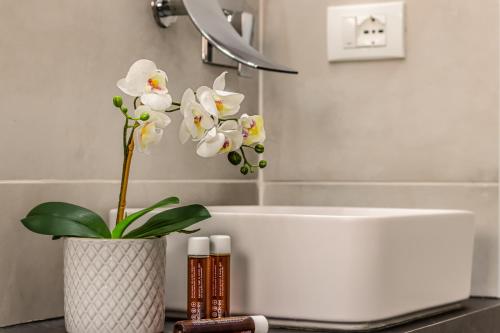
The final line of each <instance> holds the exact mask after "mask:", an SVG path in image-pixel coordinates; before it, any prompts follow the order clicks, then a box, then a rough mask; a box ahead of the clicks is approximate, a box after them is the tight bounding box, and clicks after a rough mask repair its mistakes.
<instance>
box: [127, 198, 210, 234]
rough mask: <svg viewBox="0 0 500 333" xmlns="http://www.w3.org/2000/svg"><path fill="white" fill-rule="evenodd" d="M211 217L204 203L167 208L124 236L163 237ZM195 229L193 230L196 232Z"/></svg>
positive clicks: (182, 230) (183, 230)
mask: <svg viewBox="0 0 500 333" xmlns="http://www.w3.org/2000/svg"><path fill="white" fill-rule="evenodd" d="M208 218H210V213H209V212H208V210H207V209H206V208H205V207H203V206H202V205H189V206H184V207H177V208H173V209H169V210H166V211H164V212H161V213H159V214H156V215H155V216H153V217H151V218H150V219H149V220H148V221H147V222H146V223H145V224H144V225H142V226H140V227H139V228H137V229H135V230H132V231H131V232H130V233H128V234H127V235H125V237H124V238H149V237H161V236H165V235H168V234H170V233H172V232H178V231H180V232H184V233H189V232H190V231H188V230H185V229H186V228H189V227H190V226H192V225H193V224H196V223H198V222H201V221H203V220H206V219H208ZM196 231H198V230H195V231H193V232H196Z"/></svg>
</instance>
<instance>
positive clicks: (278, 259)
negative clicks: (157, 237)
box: [111, 206, 474, 329]
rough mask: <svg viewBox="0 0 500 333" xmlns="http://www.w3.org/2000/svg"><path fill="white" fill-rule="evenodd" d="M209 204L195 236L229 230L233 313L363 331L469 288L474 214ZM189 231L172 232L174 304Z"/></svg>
mask: <svg viewBox="0 0 500 333" xmlns="http://www.w3.org/2000/svg"><path fill="white" fill-rule="evenodd" d="M209 210H210V212H211V214H212V216H213V218H212V219H210V220H207V221H204V222H202V223H200V224H199V225H198V226H199V227H200V228H202V230H201V231H200V232H199V233H197V236H202V235H211V234H229V235H231V236H232V240H233V254H232V258H231V283H232V284H231V312H232V313H235V314H263V315H266V316H268V317H270V318H272V319H274V320H273V323H275V324H279V325H283V326H292V327H293V326H297V327H316V328H318V327H320V328H321V327H322V328H340V329H364V328H375V327H381V326H384V325H387V324H390V323H391V322H392V320H393V319H394V318H402V319H404V318H406V319H407V318H409V317H405V315H407V314H412V313H418V312H420V311H423V310H427V309H436V308H439V307H440V306H444V305H450V304H455V303H456V302H459V301H461V300H464V299H467V298H468V297H469V295H470V285H471V267H472V251H473V234H474V223H473V214H472V213H470V212H466V211H450V210H419V209H376V208H337V207H270V206H226V207H209ZM111 218H112V217H111ZM111 220H113V219H111ZM187 238H188V236H186V235H179V234H177V235H172V236H169V238H168V246H167V248H168V250H167V252H168V255H167V288H168V289H167V309H168V310H170V311H178V312H183V311H185V308H186V246H187ZM431 312H432V311H431ZM410 317H411V316H410Z"/></svg>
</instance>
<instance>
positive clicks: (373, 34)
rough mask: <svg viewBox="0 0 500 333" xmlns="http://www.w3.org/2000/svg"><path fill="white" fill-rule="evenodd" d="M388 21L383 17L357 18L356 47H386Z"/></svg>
mask: <svg viewBox="0 0 500 333" xmlns="http://www.w3.org/2000/svg"><path fill="white" fill-rule="evenodd" d="M385 22H386V19H385V16H383V15H370V16H358V17H356V23H357V26H356V36H357V37H356V46H357V47H381V46H385V45H386V25H385Z"/></svg>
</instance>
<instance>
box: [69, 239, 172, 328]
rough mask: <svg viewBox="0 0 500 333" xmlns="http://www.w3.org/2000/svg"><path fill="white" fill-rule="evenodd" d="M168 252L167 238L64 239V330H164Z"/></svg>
mask: <svg viewBox="0 0 500 333" xmlns="http://www.w3.org/2000/svg"><path fill="white" fill-rule="evenodd" d="M165 254H166V241H165V238H158V239H130V240H110V239H88V238H66V239H65V240H64V313H65V320H66V330H67V331H68V332H70V333H118V332H119V333H158V332H163V329H164V323H165V301H164V296H165Z"/></svg>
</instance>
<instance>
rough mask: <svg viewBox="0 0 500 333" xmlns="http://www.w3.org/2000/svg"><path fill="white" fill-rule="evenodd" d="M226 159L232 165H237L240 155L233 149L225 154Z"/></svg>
mask: <svg viewBox="0 0 500 333" xmlns="http://www.w3.org/2000/svg"><path fill="white" fill-rule="evenodd" d="M227 159H228V160H229V162H230V163H231V164H232V165H239V164H240V163H241V155H240V154H238V153H237V152H235V151H232V152H230V153H229V154H227Z"/></svg>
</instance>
